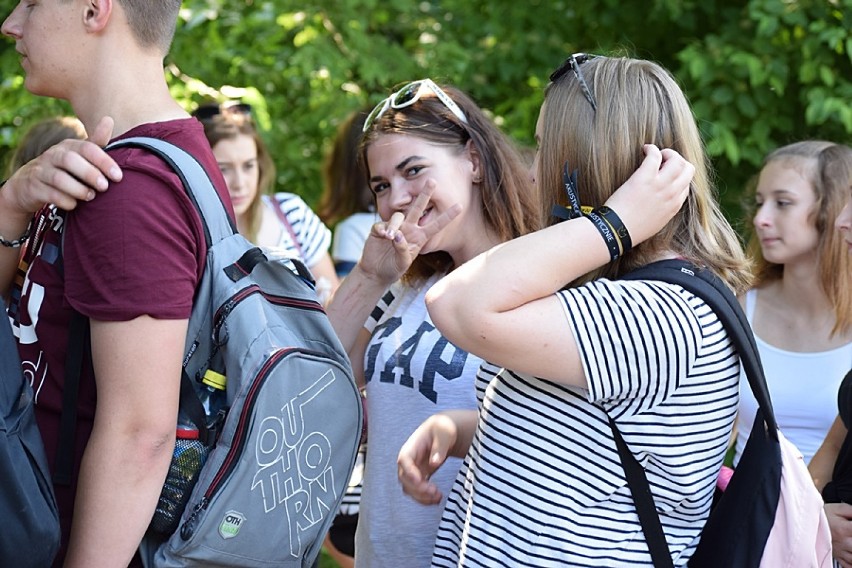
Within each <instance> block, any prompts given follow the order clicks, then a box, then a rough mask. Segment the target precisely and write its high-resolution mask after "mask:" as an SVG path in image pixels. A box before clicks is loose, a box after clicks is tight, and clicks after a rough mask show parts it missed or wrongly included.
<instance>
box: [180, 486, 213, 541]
mask: <svg viewBox="0 0 852 568" xmlns="http://www.w3.org/2000/svg"><path fill="white" fill-rule="evenodd" d="M208 504H209V501H208V500H207V497H202V498H201V501H200V502H199V503H198V505H196V506H195V509H193V510H192V514H191V515H189V518H188V519H186V522H185V523H184V524H183V526H182V527H181V528H180V537H181V538H182V539H183V540H189V539H190V538H192V535H193V533H195V521H196V520H197V519H198V515H199V514H200V513H201V511H203V510H204V509H206V508H207V505H208Z"/></svg>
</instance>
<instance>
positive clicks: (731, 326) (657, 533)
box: [609, 260, 778, 568]
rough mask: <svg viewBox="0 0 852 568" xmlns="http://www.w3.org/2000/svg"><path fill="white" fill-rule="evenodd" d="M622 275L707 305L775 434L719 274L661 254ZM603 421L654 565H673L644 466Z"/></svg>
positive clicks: (741, 320) (745, 333)
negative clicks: (677, 289)
mask: <svg viewBox="0 0 852 568" xmlns="http://www.w3.org/2000/svg"><path fill="white" fill-rule="evenodd" d="M622 278H623V279H624V280H659V281H662V282H668V283H671V284H677V285H679V286H681V287H682V288H684V289H685V290H689V291H690V292H692V293H693V294H695V295H696V296H698V297H699V298H701V299H702V300H704V302H705V303H707V305H708V306H710V308H711V309H712V310H713V311H714V312H715V314H716V316H717V317H718V318H719V321H720V322H721V323H722V325H723V326H724V327H725V330H726V331H727V332H728V336H729V337H730V338H731V341H732V342H733V343H734V347H735V348H736V350H737V353H738V355H739V357H740V362H741V363H742V365H743V367H744V369H745V372H746V376H747V378H748V382H749V386H750V387H751V390H752V392H753V393H754V396H755V398H756V399H757V401H758V404H759V406H760V410H761V412H759V413H758V414H762V416H763V420H764V423H765V424H766V428H767V433H768V434H769V436H771V437H772V438H774V439H777V437H778V427H777V425H776V423H775V414H774V412H773V410H772V403H771V401H770V399H769V389H768V388H767V386H766V378H765V377H764V374H763V366H762V365H761V362H760V355H759V354H758V351H757V345H756V343H755V341H754V334H753V333H752V330H751V326H749V324H748V320H747V319H746V317H745V314H744V313H743V311H742V309H741V307H740V305H739V302H737V299H736V297H735V296H734V294H733V292H732V291H731V290H730V289H729V288H728V287H727V286H726V285H725V284H724V283H723V282H722V281H721V280H720V279H719V277H718V276H716V275H715V274H714V273H713V272H711V271H710V270H706V269H700V268H698V267H696V266H695V265H693V264H691V263H689V262H686V261H682V260H663V261H659V262H654V263H651V264H648V265H646V266H643V267H641V268H637V269H636V270H634V271H632V272H630V273H628V274H626V275H624V276H623V277H622ZM609 425H610V428H611V429H612V434H613V437H614V439H615V444H616V448H617V449H618V456H619V458H620V459H621V464H622V467H623V468H624V473H625V477H626V479H627V485H628V487H629V488H630V494H631V496H632V497H633V502H634V504H635V506H636V512H637V514H638V516H639V522H640V524H641V525H642V532H643V533H644V535H645V540H646V541H647V543H648V550H649V552H650V553H651V558H652V561H653V563H654V566H655V567H656V568H668V567H670V566H672V565H673V564H672V559H671V552H670V551H669V548H668V544H667V542H666V537H665V533H664V532H663V527H662V524H661V523H660V517H659V515H658V514H657V510H656V508H655V506H654V500H653V496H652V495H651V488H650V486H649V484H648V479H647V477H646V476H645V471H644V470H643V469H642V466H641V464H639V461H638V460H637V459H636V457H635V456H634V455H633V453H632V452H631V451H630V448H628V447H627V444H626V443H625V441H624V438H623V437H622V436H621V432H619V431H618V428H617V426H616V424H615V422H614V421H613V420H612V418H610V419H609Z"/></svg>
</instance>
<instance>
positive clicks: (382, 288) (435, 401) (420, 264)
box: [328, 79, 540, 568]
mask: <svg viewBox="0 0 852 568" xmlns="http://www.w3.org/2000/svg"><path fill="white" fill-rule="evenodd" d="M366 125H367V126H366V132H365V133H364V141H363V153H362V155H363V156H364V158H365V162H364V163H365V164H366V166H367V170H368V179H369V184H370V188H371V189H372V191H373V193H374V195H375V199H376V205H377V211H378V213H379V216H380V217H381V219H383V221H382V222H380V223H377V224H376V225H374V226H373V228H372V230H371V232H370V235H369V237H368V238H367V241H366V244H365V247H364V252H363V255H362V256H361V258H360V260H359V261H358V264H357V265H356V266H355V267H354V268H353V269H352V271H351V272H350V273H349V275H348V276H346V277H345V278H344V279H343V281H342V283H341V285H340V288H339V289H338V290H337V292H336V293H335V295H334V296H333V297H332V300H331V302H330V304H329V306H328V316H329V319H331V322H332V324H333V325H334V326H335V329H336V330H337V332H338V335H339V336H340V338H341V341H342V342H343V345H344V346H346V347H347V349H348V351H349V355H350V358H351V360H352V363H353V369H354V371H355V375H356V378H357V379H358V381H359V383H360V384H361V385H365V384H366V391H367V396H366V401H367V417H368V418H367V425H368V440H367V458H366V464H365V468H364V479H363V492H362V494H361V504H360V510H359V518H358V528H357V531H356V537H355V564H356V566H366V567H369V568H382V567H387V568H398V567H400V566H405V567H406V568H409V567H411V568H425V567H427V566H429V564H430V560H431V556H432V547H433V545H434V542H435V534H436V532H437V530H438V522H439V520H440V518H441V511H442V509H441V507H439V506H430V507H424V506H423V505H421V504H419V503H416V502H415V501H414V500H412V499H411V498H409V497H407V496H406V495H404V494H403V493H402V489H401V487H400V486H399V483H398V482H397V466H396V456H397V453H398V452H399V449H400V447H401V446H402V444H403V442H405V440H406V439H407V438H408V436H409V435H410V434H411V433H412V432H413V431H414V429H415V428H416V427H417V426H418V425H419V424H420V423H421V422H422V421H423V420H425V419H426V418H427V417H428V416H430V415H432V414H434V413H435V412H440V411H442V410H446V409H451V408H468V409H474V408H476V396H475V390H474V386H473V381H474V377H475V375H476V372H477V369H478V368H479V365H480V363H481V361H480V359H479V358H478V357H475V356H473V355H469V354H468V353H467V352H466V351H465V350H463V349H460V348H459V347H458V346H456V345H454V344H453V343H451V342H449V341H448V340H447V339H446V338H445V337H444V336H443V335H442V334H441V333H440V332H439V331H438V330H437V329H436V328H435V326H434V325H433V323H432V321H431V319H430V318H429V316H428V314H427V313H426V305H425V301H424V296H425V294H426V291H427V290H428V289H429V288H430V287H431V286H432V284H433V283H435V282H438V281H440V280H441V279H442V278H445V277H446V274H447V273H449V272H450V271H452V270H454V269H455V268H456V267H458V266H460V265H462V264H463V263H464V262H466V261H468V260H470V259H471V258H473V257H474V256H476V255H477V254H479V253H481V252H483V251H485V250H488V249H489V248H491V247H492V246H494V245H496V244H498V243H500V242H503V241H506V240H509V239H511V238H513V237H516V236H518V235H521V234H524V233H526V232H529V231H531V230H534V229H536V228H538V227H539V219H540V205H539V202H538V200H537V197H536V194H535V192H534V191H533V190H532V187H531V184H530V183H529V182H530V180H529V176H528V174H527V171H526V168H525V167H524V166H523V163H522V161H521V159H520V157H519V156H518V154H517V151H516V150H515V148H514V146H513V145H512V144H511V142H510V141H509V140H508V139H507V138H506V136H505V135H503V134H502V133H501V132H500V131H499V130H498V128H497V127H496V126H495V125H494V124H493V122H491V120H490V119H489V118H488V117H487V116H486V115H485V113H484V112H483V111H482V110H481V109H480V108H478V107H477V106H476V104H474V103H473V101H471V100H470V98H469V97H467V96H466V95H464V94H463V93H461V92H460V91H458V90H457V89H453V88H450V87H447V88H446V89H444V88H441V87H439V86H438V85H436V84H435V83H433V82H432V81H430V80H428V79H424V80H420V81H414V82H412V83H409V84H407V85H405V86H403V87H402V88H401V89H400V90H398V91H397V92H395V93H393V94H392V95H391V96H390V97H388V98H386V99H384V100H382V101H381V102H380V103H379V104H378V105H377V106H376V108H375V110H374V111H373V112H372V113H370V115H369V117H368V120H367V121H366ZM460 464H461V460H458V459H456V460H453V461H451V462H449V463H448V464H447V470H446V471H445V472H442V473H441V474H439V475H436V476H435V478H434V482H435V483H436V484H438V485H439V486H440V487H441V488H442V489H444V490H445V491H448V490H449V488H450V486H451V484H452V482H453V479H454V477H455V473H456V470H457V469H458V467H459V465H460Z"/></svg>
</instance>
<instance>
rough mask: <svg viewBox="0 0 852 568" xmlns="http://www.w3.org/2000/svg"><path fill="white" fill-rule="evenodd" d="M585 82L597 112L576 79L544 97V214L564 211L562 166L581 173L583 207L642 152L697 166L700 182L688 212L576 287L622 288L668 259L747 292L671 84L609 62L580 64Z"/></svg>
mask: <svg viewBox="0 0 852 568" xmlns="http://www.w3.org/2000/svg"><path fill="white" fill-rule="evenodd" d="M581 72H582V75H583V77H584V78H585V80H586V83H587V85H588V87H589V89H590V92H591V94H592V96H593V97H594V99H595V101H596V103H597V111H595V110H594V109H593V108H592V105H591V103H590V102H589V100H588V99H587V98H586V96H585V95H584V94H583V91H582V88H581V85H580V83H579V81H578V80H577V78H576V77H575V75H574V74H573V73H564V74H563V75H562V76H561V77H559V78H557V79H556V80H555V81H554V82H551V83H550V84H549V85H548V86H547V89H546V91H545V101H544V105H543V107H542V111H541V120H542V122H541V140H540V148H541V149H540V151H539V166H538V175H537V180H538V183H539V186H540V187H541V191H542V196H543V197H544V205H545V207H547V208H549V207H551V206H552V205H553V204H554V203H559V204H561V205H568V203H567V198H566V195H565V192H564V189H563V183H562V168H563V164H565V162H566V161H567V162H568V165H569V168H570V169H571V170H574V169H578V170H579V176H578V193H579V196H578V197H579V199H580V202H581V204H582V205H589V206H592V207H600V206H601V205H603V204H604V202H606V200H607V199H608V198H609V196H610V195H612V193H613V192H614V191H615V190H616V189H617V188H618V187H619V186H621V185H622V184H623V183H624V182H625V181H626V180H627V179H628V178H629V177H630V175H631V174H633V172H634V171H636V169H637V168H638V167H639V165H640V164H641V162H642V160H643V158H644V153H643V150H642V147H643V145H644V144H655V145H657V146H658V147H660V148H671V149H673V150H675V151H677V152H678V153H680V154H681V155H682V156H683V157H684V158H686V159H687V160H688V161H690V162H691V163H692V164H693V165H694V166H695V177H694V178H693V181H692V184H691V186H690V191H689V196H688V198H687V200H686V203H684V205H683V207H682V208H681V210H680V211H679V212H678V214H677V215H675V217H674V218H673V219H672V220H671V221H670V222H669V223H668V224H667V225H666V226H665V227H664V228H663V229H662V230H661V231H660V232H659V233H657V235H655V236H654V237H652V238H651V239H649V240H647V241H645V242H643V243H640V244H639V245H638V246H636V247H634V248H633V250H632V251H630V252H629V253H628V254H626V255H624V256H623V257H622V258H620V259H619V260H617V261H616V262H613V263H611V264H608V265H607V266H605V267H602V268H601V269H598V270H596V271H593V272H592V273H589V274H587V275H585V276H583V277H582V278H581V279H579V280H577V281H576V282H574V283H572V284H573V285H578V284H582V283H584V282H588V281H590V280H593V279H595V278H600V277H606V278H618V277H619V276H621V275H622V274H624V273H626V272H628V271H630V270H632V269H634V268H637V267H639V266H641V265H644V264H647V263H648V262H650V261H651V260H653V259H654V257H655V256H656V255H658V254H659V253H660V252H663V251H667V250H670V251H673V252H675V253H676V254H678V255H680V256H682V257H684V258H685V259H687V260H690V261H692V262H694V263H696V264H698V265H701V266H707V267H709V268H710V269H712V270H713V271H714V272H716V273H717V274H718V275H719V276H720V277H721V278H722V279H723V280H725V282H727V283H728V285H729V286H730V287H731V288H732V289H733V290H734V291H735V292H737V293H739V292H742V291H744V290H746V289H747V288H748V287H749V285H750V283H751V273H750V270H749V261H748V258H747V257H746V255H745V253H744V251H743V247H742V243H741V242H740V240H739V237H738V236H737V234H736V232H735V231H734V229H733V228H732V227H731V225H730V224H729V223H728V221H727V220H726V219H725V217H724V216H723V214H722V211H721V209H720V207H719V204H718V202H717V200H716V193H715V187H714V186H713V183H712V180H711V173H710V171H711V170H710V166H709V160H708V158H707V155H706V153H705V151H704V146H703V144H702V141H701V136H700V134H699V132H698V127H697V125H696V122H695V117H694V115H693V113H692V110H691V108H690V106H689V103H688V102H687V100H686V97H685V95H684V94H683V92H682V91H681V89H680V87H679V86H678V85H677V83H676V82H675V80H674V78H673V77H672V76H671V74H670V73H669V72H668V71H666V70H665V69H663V68H662V67H661V66H659V65H657V64H656V63H653V62H651V61H644V60H637V59H629V58H610V57H596V58H593V59H590V60H589V61H587V62H585V63H582V67H581ZM545 213H546V212H545Z"/></svg>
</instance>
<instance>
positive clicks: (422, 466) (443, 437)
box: [396, 414, 457, 505]
mask: <svg viewBox="0 0 852 568" xmlns="http://www.w3.org/2000/svg"><path fill="white" fill-rule="evenodd" d="M456 437H457V429H456V425H455V422H453V420H452V419H451V418H450V417H448V416H445V415H442V414H435V415H433V416H430V417H429V418H427V419H426V421H425V422H423V424H421V425H420V426H419V427H418V428H417V430H415V431H414V433H413V434H411V436H410V437H409V438H408V440H407V441H406V442H405V444H403V445H402V448H400V450H399V456H398V457H397V460H396V464H397V476H398V477H399V482H400V483H401V484H402V491H403V492H404V493H405V494H406V495H409V496H411V497H412V498H413V499H414V500H415V501H417V502H418V503H422V504H423V505H437V504H438V503H440V502H441V499H442V498H443V495H441V491H440V490H439V489H438V487H437V486H436V485H435V484H434V483H432V482H431V481H429V478H430V477H431V476H432V474H433V473H435V471H437V470H438V468H439V467H441V465H443V463H444V462H445V461H446V459H447V454H448V453H449V451H450V448H451V447H452V446H453V444H455V441H456Z"/></svg>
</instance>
